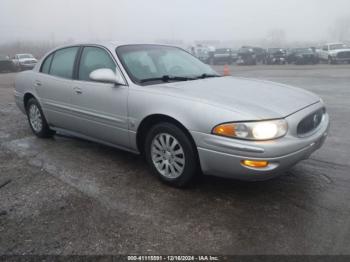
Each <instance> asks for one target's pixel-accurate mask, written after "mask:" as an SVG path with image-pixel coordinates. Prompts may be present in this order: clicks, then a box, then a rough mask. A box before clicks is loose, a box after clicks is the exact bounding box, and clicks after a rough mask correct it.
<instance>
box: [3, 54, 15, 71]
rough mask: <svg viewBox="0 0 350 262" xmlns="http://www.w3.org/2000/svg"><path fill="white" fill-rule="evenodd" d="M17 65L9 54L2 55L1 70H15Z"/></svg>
mask: <svg viewBox="0 0 350 262" xmlns="http://www.w3.org/2000/svg"><path fill="white" fill-rule="evenodd" d="M15 71H16V66H15V64H14V63H13V62H12V60H11V59H10V57H9V56H7V55H0V72H15Z"/></svg>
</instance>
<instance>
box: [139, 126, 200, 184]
mask: <svg viewBox="0 0 350 262" xmlns="http://www.w3.org/2000/svg"><path fill="white" fill-rule="evenodd" d="M145 156H146V159H147V162H148V163H149V165H150V166H151V169H152V171H153V173H155V174H156V175H157V176H158V177H159V178H160V180H161V181H163V182H165V183H167V184H169V185H172V186H175V187H184V186H187V185H188V184H189V183H190V182H191V181H192V179H193V178H194V177H195V175H196V172H197V170H198V168H197V167H198V161H197V151H196V148H195V147H194V145H193V143H192V141H191V140H190V138H189V137H188V135H187V134H186V133H185V132H184V131H183V130H182V129H181V128H179V127H178V126H176V125H174V124H171V123H161V124H157V125H155V126H153V127H152V128H151V130H150V131H149V132H148V134H147V137H146V142H145Z"/></svg>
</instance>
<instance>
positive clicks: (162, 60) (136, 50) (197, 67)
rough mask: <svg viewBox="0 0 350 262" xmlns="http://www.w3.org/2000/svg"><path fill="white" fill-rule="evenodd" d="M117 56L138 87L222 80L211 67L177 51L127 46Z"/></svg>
mask: <svg viewBox="0 0 350 262" xmlns="http://www.w3.org/2000/svg"><path fill="white" fill-rule="evenodd" d="M116 52H117V55H118V57H119V59H120V60H121V62H122V64H123V66H124V68H125V69H126V71H127V72H128V74H129V76H130V78H131V79H132V80H133V81H134V82H136V83H138V84H140V83H142V84H146V83H147V84H152V83H153V84H154V83H161V82H169V81H185V80H195V79H198V78H205V77H216V76H219V75H218V74H217V73H216V72H215V71H214V70H213V69H211V67H209V66H208V65H206V64H204V63H202V62H201V61H200V60H198V59H197V58H195V57H194V56H192V55H191V54H189V53H187V52H186V51H184V50H182V49H180V48H176V47H170V46H161V45H125V46H120V47H118V48H117V49H116Z"/></svg>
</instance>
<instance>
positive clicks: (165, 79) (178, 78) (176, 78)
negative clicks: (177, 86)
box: [140, 75, 195, 83]
mask: <svg viewBox="0 0 350 262" xmlns="http://www.w3.org/2000/svg"><path fill="white" fill-rule="evenodd" d="M194 79H195V78H191V77H186V76H169V75H164V76H161V77H152V78H145V79H141V80H140V83H145V82H153V81H163V82H169V81H188V80H194Z"/></svg>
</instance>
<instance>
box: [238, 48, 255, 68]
mask: <svg viewBox="0 0 350 262" xmlns="http://www.w3.org/2000/svg"><path fill="white" fill-rule="evenodd" d="M237 64H239V65H256V55H255V52H254V50H253V49H252V48H249V47H242V48H240V49H239V50H238V59H237Z"/></svg>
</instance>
